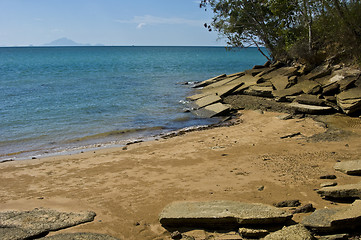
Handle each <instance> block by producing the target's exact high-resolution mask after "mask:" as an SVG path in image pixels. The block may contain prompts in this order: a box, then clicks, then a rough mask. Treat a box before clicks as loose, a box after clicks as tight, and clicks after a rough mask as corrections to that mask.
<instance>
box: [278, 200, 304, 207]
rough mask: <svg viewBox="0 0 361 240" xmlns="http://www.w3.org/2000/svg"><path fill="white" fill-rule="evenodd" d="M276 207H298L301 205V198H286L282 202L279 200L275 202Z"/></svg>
mask: <svg viewBox="0 0 361 240" xmlns="http://www.w3.org/2000/svg"><path fill="white" fill-rule="evenodd" d="M273 205H274V206H275V207H279V208H281V207H298V206H300V205H301V203H300V200H285V201H282V202H278V203H275V204H273Z"/></svg>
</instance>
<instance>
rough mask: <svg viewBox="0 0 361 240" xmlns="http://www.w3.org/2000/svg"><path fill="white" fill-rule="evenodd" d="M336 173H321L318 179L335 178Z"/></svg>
mask: <svg viewBox="0 0 361 240" xmlns="http://www.w3.org/2000/svg"><path fill="white" fill-rule="evenodd" d="M336 178H337V177H336V175H334V174H327V175H322V176H320V179H336Z"/></svg>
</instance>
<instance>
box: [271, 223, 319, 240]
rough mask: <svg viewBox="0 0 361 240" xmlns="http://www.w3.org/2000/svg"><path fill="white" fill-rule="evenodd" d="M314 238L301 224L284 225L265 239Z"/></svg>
mask: <svg viewBox="0 0 361 240" xmlns="http://www.w3.org/2000/svg"><path fill="white" fill-rule="evenodd" d="M289 239H292V240H313V239H316V238H314V237H313V236H312V234H311V233H310V231H308V230H307V228H305V227H304V226H302V225H301V224H297V225H292V226H289V227H284V228H282V229H281V230H279V231H277V232H273V233H270V234H269V235H267V236H266V237H265V238H264V240H289Z"/></svg>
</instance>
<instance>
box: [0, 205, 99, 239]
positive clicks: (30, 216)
mask: <svg viewBox="0 0 361 240" xmlns="http://www.w3.org/2000/svg"><path fill="white" fill-rule="evenodd" d="M95 215H96V214H95V213H94V212H91V211H87V212H80V213H72V212H70V213H67V212H58V211H55V210H48V209H34V210H31V211H23V212H18V211H9V212H1V213H0V233H2V234H1V236H3V237H2V238H1V239H2V240H12V239H28V238H30V237H33V236H38V235H39V234H42V233H47V232H49V231H56V230H59V229H63V228H68V227H72V226H76V225H79V224H82V223H86V222H91V221H93V220H94V218H95ZM5 236H6V237H5Z"/></svg>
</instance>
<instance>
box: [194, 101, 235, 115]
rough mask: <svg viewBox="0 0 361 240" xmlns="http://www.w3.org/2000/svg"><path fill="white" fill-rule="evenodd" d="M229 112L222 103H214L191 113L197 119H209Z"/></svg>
mask: <svg viewBox="0 0 361 240" xmlns="http://www.w3.org/2000/svg"><path fill="white" fill-rule="evenodd" d="M229 110H230V108H229V106H227V105H224V104H222V103H215V104H212V105H208V106H206V107H204V108H200V109H198V110H196V111H193V113H194V114H195V115H197V116H198V117H203V118H211V117H215V116H219V115H222V114H223V113H225V112H227V111H229Z"/></svg>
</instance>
